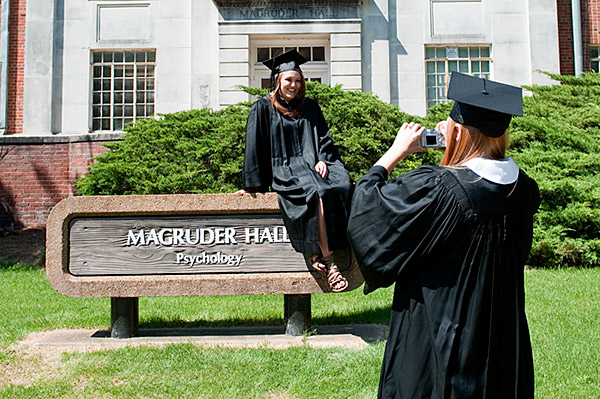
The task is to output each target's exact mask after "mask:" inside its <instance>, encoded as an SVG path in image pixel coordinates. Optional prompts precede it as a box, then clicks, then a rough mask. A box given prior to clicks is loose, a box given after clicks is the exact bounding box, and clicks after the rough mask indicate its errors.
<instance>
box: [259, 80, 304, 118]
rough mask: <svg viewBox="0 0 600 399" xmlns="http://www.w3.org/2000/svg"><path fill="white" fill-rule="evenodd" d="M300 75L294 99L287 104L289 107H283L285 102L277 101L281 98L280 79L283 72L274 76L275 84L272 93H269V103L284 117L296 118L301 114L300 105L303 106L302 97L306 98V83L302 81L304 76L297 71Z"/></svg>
mask: <svg viewBox="0 0 600 399" xmlns="http://www.w3.org/2000/svg"><path fill="white" fill-rule="evenodd" d="M297 72H298V73H299V74H300V82H301V83H300V88H299V89H298V93H297V94H296V97H294V98H293V99H292V101H290V103H289V107H286V106H285V104H286V103H285V102H282V101H279V99H280V98H281V93H280V90H281V77H282V76H283V75H282V74H283V72H281V73H278V74H277V75H276V76H275V79H274V80H275V84H274V86H275V87H274V88H273V91H272V92H270V93H269V96H268V97H269V101H270V102H271V104H273V105H274V106H275V108H277V110H278V111H279V112H281V113H282V114H284V115H288V116H293V117H294V118H297V117H298V116H300V114H301V113H302V104H304V97H305V96H306V81H305V80H304V74H303V73H302V71H297Z"/></svg>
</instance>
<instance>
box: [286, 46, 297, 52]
mask: <svg viewBox="0 0 600 399" xmlns="http://www.w3.org/2000/svg"><path fill="white" fill-rule="evenodd" d="M291 50H297V48H296V47H286V48H285V49H284V50H283V52H284V53H287V52H288V51H291Z"/></svg>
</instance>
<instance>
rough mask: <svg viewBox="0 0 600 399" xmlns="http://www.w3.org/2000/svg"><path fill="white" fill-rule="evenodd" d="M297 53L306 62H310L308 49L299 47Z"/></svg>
mask: <svg viewBox="0 0 600 399" xmlns="http://www.w3.org/2000/svg"><path fill="white" fill-rule="evenodd" d="M298 52H299V53H300V55H301V56H302V57H304V58H306V59H307V60H310V59H311V58H310V47H300V48H299V49H298Z"/></svg>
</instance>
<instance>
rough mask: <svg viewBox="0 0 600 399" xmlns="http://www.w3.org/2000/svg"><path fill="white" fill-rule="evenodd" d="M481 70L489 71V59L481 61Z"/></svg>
mask: <svg viewBox="0 0 600 399" xmlns="http://www.w3.org/2000/svg"><path fill="white" fill-rule="evenodd" d="M481 71H482V72H489V71H490V62H489V61H481Z"/></svg>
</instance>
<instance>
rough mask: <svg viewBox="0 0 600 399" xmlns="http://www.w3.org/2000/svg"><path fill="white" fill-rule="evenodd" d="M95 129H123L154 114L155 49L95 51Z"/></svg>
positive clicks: (93, 128)
mask: <svg viewBox="0 0 600 399" xmlns="http://www.w3.org/2000/svg"><path fill="white" fill-rule="evenodd" d="M91 58H92V60H91V62H92V116H91V130H92V131H120V130H123V128H124V127H125V126H126V125H127V124H128V123H131V122H133V121H134V120H136V119H140V118H148V117H152V116H154V94H155V69H156V51H155V50H118V51H115V50H110V51H104V50H103V51H93V52H92V54H91Z"/></svg>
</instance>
